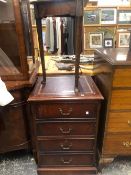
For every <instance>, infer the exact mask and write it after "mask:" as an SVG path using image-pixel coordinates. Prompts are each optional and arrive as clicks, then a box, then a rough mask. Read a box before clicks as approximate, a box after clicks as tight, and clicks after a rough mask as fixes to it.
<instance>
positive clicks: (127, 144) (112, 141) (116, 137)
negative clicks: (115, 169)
mask: <svg viewBox="0 0 131 175" xmlns="http://www.w3.org/2000/svg"><path fill="white" fill-rule="evenodd" d="M103 150H104V154H110V155H112V154H116V155H127V156H128V155H130V154H131V134H123V133H119V134H112V135H109V134H108V135H107V136H106V138H105V143H104V149H103Z"/></svg>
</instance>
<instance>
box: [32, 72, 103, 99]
mask: <svg viewBox="0 0 131 175" xmlns="http://www.w3.org/2000/svg"><path fill="white" fill-rule="evenodd" d="M41 79H42V77H40V78H39V79H38V81H37V83H36V86H35V88H34V90H33V92H32V94H31V95H30V97H29V101H47V100H69V99H72V100H73V99H75V100H86V99H87V100H95V99H99V100H100V99H103V97H102V95H101V93H100V92H99V90H98V88H97V87H96V85H95V83H94V81H93V80H92V78H91V77H87V76H80V78H79V92H77V93H76V92H75V91H74V76H69V75H68V76H53V77H48V78H47V82H46V85H45V86H44V85H43V84H41Z"/></svg>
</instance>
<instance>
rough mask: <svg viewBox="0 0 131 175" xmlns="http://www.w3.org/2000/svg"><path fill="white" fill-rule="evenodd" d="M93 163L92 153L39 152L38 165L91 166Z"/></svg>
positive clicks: (93, 156)
mask: <svg viewBox="0 0 131 175" xmlns="http://www.w3.org/2000/svg"><path fill="white" fill-rule="evenodd" d="M94 164H95V155H94V154H93V153H83V154H82V153H72V154H68V153H66V154H62V153H61V154H40V155H39V157H38V165H39V166H91V165H94Z"/></svg>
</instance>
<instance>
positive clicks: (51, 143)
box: [38, 138, 95, 152]
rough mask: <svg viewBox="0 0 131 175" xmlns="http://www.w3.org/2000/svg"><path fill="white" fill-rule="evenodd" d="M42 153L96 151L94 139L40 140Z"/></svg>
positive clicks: (39, 144)
mask: <svg viewBox="0 0 131 175" xmlns="http://www.w3.org/2000/svg"><path fill="white" fill-rule="evenodd" d="M38 149H39V151H40V152H48V151H94V149H95V139H94V138H79V139H78V138H67V139H56V138H54V139H44V140H41V139H38Z"/></svg>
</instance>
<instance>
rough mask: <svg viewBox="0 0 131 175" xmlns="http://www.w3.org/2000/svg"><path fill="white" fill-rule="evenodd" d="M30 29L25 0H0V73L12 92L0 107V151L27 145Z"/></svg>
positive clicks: (32, 78)
mask: <svg viewBox="0 0 131 175" xmlns="http://www.w3.org/2000/svg"><path fill="white" fill-rule="evenodd" d="M31 29H32V28H31V25H30V13H29V3H28V1H26V0H22V1H19V0H10V1H7V3H2V2H0V48H1V49H2V50H3V51H4V55H3V53H2V52H3V51H1V50H0V77H1V78H2V80H4V82H5V83H6V86H7V89H8V90H9V91H10V93H11V94H12V95H13V96H14V100H13V101H12V103H10V104H9V105H7V106H5V107H0V139H1V144H0V153H5V152H8V151H13V150H20V149H28V148H29V147H30V135H29V125H28V123H29V122H28V115H27V98H28V96H29V93H30V91H31V90H32V87H33V86H34V84H35V82H36V79H37V71H38V70H37V69H38V65H37V64H35V61H34V58H33V55H34V54H33V42H32V33H31ZM5 54H6V56H5ZM1 55H2V56H3V57H1ZM29 58H30V59H29ZM28 63H30V64H28Z"/></svg>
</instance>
